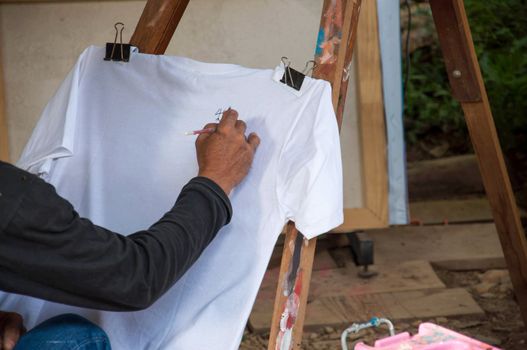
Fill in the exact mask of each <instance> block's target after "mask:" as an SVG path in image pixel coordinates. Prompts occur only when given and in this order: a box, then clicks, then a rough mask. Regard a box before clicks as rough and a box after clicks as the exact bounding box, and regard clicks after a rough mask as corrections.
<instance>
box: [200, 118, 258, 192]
mask: <svg viewBox="0 0 527 350" xmlns="http://www.w3.org/2000/svg"><path fill="white" fill-rule="evenodd" d="M205 128H215V129H216V131H214V132H212V133H204V134H201V135H199V136H198V138H197V139H196V153H197V157H198V165H199V173H198V176H204V177H207V178H209V179H211V180H212V181H214V182H215V183H217V184H218V185H219V186H220V187H221V188H222V189H223V191H225V193H226V194H227V195H228V194H229V193H230V192H231V190H232V189H233V188H234V187H235V186H236V185H238V184H239V183H240V182H241V181H242V180H243V178H244V177H245V176H246V175H247V173H248V172H249V168H250V167H251V164H252V162H253V158H254V153H255V152H256V148H257V147H258V145H259V144H260V138H259V137H258V135H256V133H254V132H253V133H250V134H249V136H248V137H247V138H246V137H245V130H246V129H247V125H246V124H245V122H244V121H242V120H238V112H236V111H235V110H234V109H230V108H229V109H228V110H226V111H225V112H223V117H222V118H221V121H220V122H219V124H215V123H212V124H207V125H206V126H205Z"/></svg>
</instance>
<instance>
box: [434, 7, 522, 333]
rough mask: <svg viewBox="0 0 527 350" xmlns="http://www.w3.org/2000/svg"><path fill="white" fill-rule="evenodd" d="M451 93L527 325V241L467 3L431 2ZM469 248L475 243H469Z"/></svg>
mask: <svg viewBox="0 0 527 350" xmlns="http://www.w3.org/2000/svg"><path fill="white" fill-rule="evenodd" d="M430 5H431V7H432V15H433V17H434V21H435V24H436V29H437V33H438V36H439V41H440V44H441V49H442V51H443V56H444V59H445V66H446V69H447V73H448V78H449V81H450V85H451V87H452V94H453V96H454V98H456V99H457V100H458V101H459V102H460V103H461V106H462V108H463V111H464V113H465V120H466V122H467V126H468V131H469V133H470V139H471V140H472V145H473V146H474V151H475V152H476V156H477V158H478V163H479V169H480V172H481V177H482V179H483V184H484V186H485V191H486V192H487V197H488V199H489V202H490V206H491V208H492V214H493V216H494V222H495V224H496V229H497V231H498V235H499V238H500V242H501V246H502V249H503V254H504V256H505V261H506V262H507V267H508V269H509V273H510V276H511V280H512V284H513V287H514V293H515V295H516V298H517V300H518V302H519V304H520V310H521V313H522V317H523V321H524V324H525V325H527V243H526V239H525V234H524V231H523V228H522V225H521V221H520V217H519V213H518V207H517V205H516V201H515V198H514V193H513V192H512V188H511V183H510V180H509V175H508V173H507V168H506V167H505V162H504V160H503V154H502V152H501V147H500V143H499V140H498V136H497V133H496V127H495V126H494V120H493V118H492V113H491V109H490V105H489V100H488V98H487V92H486V91H485V85H484V83H483V78H482V76H481V72H480V69H479V64H478V59H477V56H476V52H475V50H474V43H473V42H472V36H471V34H470V27H469V25H468V20H467V16H466V13H465V7H464V5H463V1H462V0H430ZM467 244H470V242H467Z"/></svg>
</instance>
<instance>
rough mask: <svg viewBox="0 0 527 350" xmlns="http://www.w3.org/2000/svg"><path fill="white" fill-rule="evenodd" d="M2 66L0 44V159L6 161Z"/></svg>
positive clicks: (5, 121) (5, 120) (6, 146)
mask: <svg viewBox="0 0 527 350" xmlns="http://www.w3.org/2000/svg"><path fill="white" fill-rule="evenodd" d="M3 68H4V67H3V64H2V51H1V45H0V160H3V161H6V162H7V161H9V137H8V136H9V133H8V130H7V117H6V105H5V90H4V69H3Z"/></svg>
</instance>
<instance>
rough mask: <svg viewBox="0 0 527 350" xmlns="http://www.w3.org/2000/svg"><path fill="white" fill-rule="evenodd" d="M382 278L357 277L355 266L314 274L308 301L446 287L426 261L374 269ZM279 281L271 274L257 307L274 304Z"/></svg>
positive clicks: (268, 273) (271, 272) (262, 290)
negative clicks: (269, 303) (272, 302)
mask: <svg viewBox="0 0 527 350" xmlns="http://www.w3.org/2000/svg"><path fill="white" fill-rule="evenodd" d="M374 269H375V271H377V272H378V273H379V274H378V275H377V276H375V278H370V279H364V278H360V277H359V276H358V272H359V270H360V268H359V267H356V266H355V265H351V264H350V265H348V266H346V267H344V268H334V269H326V270H318V271H313V273H312V274H311V285H310V289H309V298H308V299H309V300H314V299H316V298H320V297H327V296H335V295H361V294H377V293H387V292H401V291H406V290H418V289H440V288H445V285H444V284H443V282H441V280H440V279H439V277H438V276H437V275H436V273H435V272H434V269H433V268H432V266H431V265H430V263H429V262H427V261H405V262H400V263H388V264H380V265H375V266H374ZM277 280H278V269H277V268H275V269H272V270H268V271H267V272H266V274H265V277H264V280H263V282H262V285H261V287H260V290H259V292H258V296H257V297H256V302H255V303H256V304H258V303H261V302H262V301H264V300H272V298H273V297H274V291H275V286H276V283H277Z"/></svg>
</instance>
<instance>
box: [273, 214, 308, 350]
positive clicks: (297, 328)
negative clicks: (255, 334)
mask: <svg viewBox="0 0 527 350" xmlns="http://www.w3.org/2000/svg"><path fill="white" fill-rule="evenodd" d="M316 242H317V239H316V238H313V239H310V240H309V241H308V240H307V239H305V238H304V236H303V235H302V234H301V233H300V232H298V230H297V229H296V228H295V226H294V225H293V224H292V223H289V224H288V225H287V232H286V237H285V242H284V251H283V254H282V263H281V265H280V276H279V278H278V281H279V282H278V288H277V289H276V298H275V301H274V302H275V304H274V311H273V319H272V323H271V333H270V335H269V344H268V349H269V350H275V349H280V350H288V349H299V348H300V345H301V343H302V328H303V327H304V319H305V312H306V306H307V295H308V292H309V283H310V281H311V271H312V267H313V259H314V257H315V247H316Z"/></svg>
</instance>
